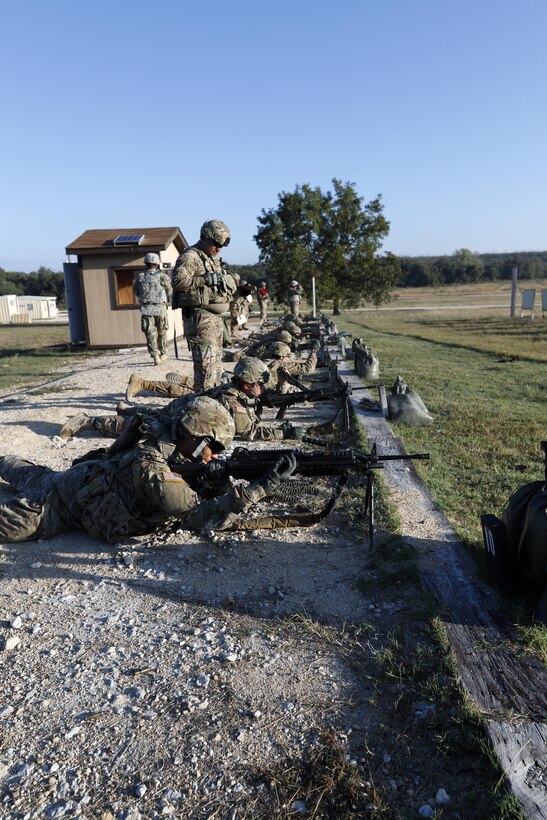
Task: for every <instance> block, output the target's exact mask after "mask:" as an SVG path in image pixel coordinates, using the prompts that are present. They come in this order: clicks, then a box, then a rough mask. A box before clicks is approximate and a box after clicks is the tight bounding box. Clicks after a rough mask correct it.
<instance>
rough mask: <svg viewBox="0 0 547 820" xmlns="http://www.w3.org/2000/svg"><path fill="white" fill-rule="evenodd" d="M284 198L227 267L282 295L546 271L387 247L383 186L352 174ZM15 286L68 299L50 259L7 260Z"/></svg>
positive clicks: (330, 295)
mask: <svg viewBox="0 0 547 820" xmlns="http://www.w3.org/2000/svg"><path fill="white" fill-rule="evenodd" d="M277 199H278V202H277V206H276V207H272V208H270V209H268V210H262V212H261V214H260V215H259V216H258V219H257V222H258V228H257V232H256V234H255V236H254V237H253V238H254V240H255V242H256V244H257V247H258V250H259V261H258V262H257V264H255V265H231V264H228V270H229V271H231V272H233V273H237V274H239V276H240V277H241V278H242V279H243V280H244V281H247V282H251V283H253V284H257V283H258V282H260V281H263V280H264V281H265V282H266V283H267V285H268V290H269V291H270V294H271V295H272V296H273V297H274V298H275V299H276V300H277V301H279V302H283V301H285V296H286V293H287V289H288V286H289V283H290V281H291V280H292V279H296V280H297V281H299V282H300V284H301V285H302V287H303V289H304V294H305V296H306V297H307V299H308V300H310V299H311V293H312V280H313V279H315V285H316V288H315V291H316V298H317V304H318V306H319V307H321V305H324V304H325V302H329V303H331V304H332V305H333V307H334V311H335V313H336V312H337V311H338V309H339V308H340V307H345V308H351V307H358V306H359V305H360V304H363V303H365V302H369V303H372V304H374V305H379V304H381V303H382V302H387V301H389V299H390V298H391V291H392V290H393V288H395V287H430V286H431V287H434V286H439V285H451V284H467V283H473V282H491V281H496V280H504V279H511V276H512V270H513V267H514V266H515V265H516V266H517V268H518V276H519V279H535V280H541V279H544V278H547V251H536V252H519V253H485V254H478V253H474V252H473V251H470V250H468V249H467V248H460V249H459V250H456V251H454V253H453V254H451V255H449V256H448V255H447V256H415V257H410V256H403V257H398V256H396V255H395V254H393V253H389V252H382V243H383V241H384V240H385V238H386V237H387V236H388V234H389V229H390V223H389V221H388V220H387V219H386V217H385V215H384V206H383V203H382V197H381V194H378V195H377V196H376V197H375V198H374V199H371V200H370V201H369V202H365V201H364V198H363V197H361V196H359V194H358V193H357V191H356V188H355V183H353V182H346V183H343V182H342V181H341V180H339V179H333V180H332V190H327V191H322V190H321V188H319V187H312V186H311V185H309V184H304V185H297V186H296V187H295V189H294V191H292V192H287V191H282V192H281V193H280V194H278V196H277ZM10 293H14V294H16V295H24V296H56V297H57V301H58V303H60V304H63V305H64V303H65V286H64V276H63V274H62V273H61V272H60V271H54V270H51V268H46V267H40V268H38V270H37V271H33V272H32V273H20V272H9V271H5V270H4V269H3V268H0V295H4V294H10Z"/></svg>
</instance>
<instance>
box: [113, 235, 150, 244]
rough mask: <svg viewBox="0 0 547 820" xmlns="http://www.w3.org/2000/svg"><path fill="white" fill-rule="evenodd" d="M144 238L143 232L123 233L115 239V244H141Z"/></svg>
mask: <svg viewBox="0 0 547 820" xmlns="http://www.w3.org/2000/svg"><path fill="white" fill-rule="evenodd" d="M143 239H144V234H143V233H121V234H119V235H118V236H117V237H116V239H115V240H114V244H115V245H140V244H141V242H142V240H143Z"/></svg>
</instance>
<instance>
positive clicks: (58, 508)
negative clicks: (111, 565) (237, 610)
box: [0, 396, 296, 543]
mask: <svg viewBox="0 0 547 820" xmlns="http://www.w3.org/2000/svg"><path fill="white" fill-rule="evenodd" d="M131 432H133V431H131ZM234 432H235V425H234V421H233V419H232V417H231V416H230V414H229V413H228V411H227V410H226V408H225V407H223V406H222V405H221V404H220V403H219V402H217V401H215V400H214V399H212V398H210V397H208V396H198V397H196V398H195V399H193V400H192V401H191V402H189V403H187V404H186V405H185V406H184V407H183V408H182V409H181V412H180V413H179V415H178V416H177V417H175V418H174V419H168V420H160V419H147V420H146V422H145V423H144V424H142V425H141V426H140V427H139V428H138V430H137V431H136V433H135V436H134V437H133V438H132V437H131V436H129V437H128V441H127V442H126V446H125V447H121V446H118V447H116V445H118V442H115V444H114V445H113V446H112V448H111V450H112V451H113V452H112V453H107V455H108V457H107V458H90V459H88V460H82V461H81V462H80V463H77V464H74V465H73V466H72V467H70V468H69V469H68V470H65V471H62V472H56V471H54V470H51V469H50V468H48V467H44V466H40V465H37V464H34V463H33V462H31V461H27V460H26V459H22V458H19V457H17V456H2V457H0V477H1V478H2V479H4V481H6V482H8V483H9V484H11V485H12V487H13V488H14V489H15V490H17V491H18V492H19V497H16V498H13V499H10V500H9V501H7V502H6V503H4V504H2V505H0V538H3V539H4V540H7V541H28V540H32V539H36V538H51V537H53V536H55V535H57V534H59V533H62V532H68V531H71V530H85V531H87V532H88V533H89V534H90V535H92V536H94V537H96V538H99V539H103V540H106V541H108V542H109V543H113V542H115V541H117V540H120V539H122V538H126V537H130V536H134V535H143V534H145V533H148V532H153V531H154V530H156V529H158V528H160V527H163V526H165V525H168V524H169V523H172V524H175V523H176V524H177V526H183V527H186V528H189V529H194V530H198V531H200V530H202V529H204V528H209V529H224V528H226V527H228V526H230V525H232V524H233V523H234V522H235V521H236V520H237V519H238V517H239V516H240V515H241V513H243V512H245V510H247V509H248V508H249V507H250V506H251V505H252V504H254V503H256V502H257V501H260V500H261V499H262V498H264V497H265V496H266V495H269V494H271V493H272V492H273V491H274V490H275V489H277V488H278V486H279V484H280V483H281V481H282V480H283V479H284V478H288V477H289V476H290V475H291V474H292V472H293V471H294V469H295V466H296V461H295V459H294V456H293V457H292V459H291V457H290V456H289V457H286V456H283V457H281V458H280V459H279V460H278V461H276V462H275V464H273V465H270V467H268V468H267V469H266V470H265V472H264V474H263V475H262V477H261V478H260V479H259V480H257V481H252V482H251V483H250V484H248V485H245V486H243V485H240V484H238V485H233V486H231V487H230V489H229V491H228V492H226V493H225V494H223V495H218V496H216V497H213V498H211V497H205V494H204V491H203V488H201V494H200V486H199V485H196V486H192V485H191V480H190V479H188V480H185V479H184V478H182V477H181V476H180V475H179V474H178V473H177V472H175V469H176V466H177V464H180V462H181V460H182V462H183V463H184V462H202V463H204V464H207V463H209V462H211V461H212V459H214V458H215V456H216V455H217V454H218V453H219V452H221V451H222V450H224V449H225V448H227V447H229V446H230V444H231V443H232V439H233V436H234ZM114 448H116V449H115V450H114Z"/></svg>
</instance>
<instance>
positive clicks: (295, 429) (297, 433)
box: [283, 421, 306, 441]
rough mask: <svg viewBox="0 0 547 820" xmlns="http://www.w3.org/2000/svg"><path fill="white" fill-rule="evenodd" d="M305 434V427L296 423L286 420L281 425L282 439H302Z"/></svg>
mask: <svg viewBox="0 0 547 820" xmlns="http://www.w3.org/2000/svg"><path fill="white" fill-rule="evenodd" d="M305 435H306V428H305V427H300V426H298V425H296V424H291V423H290V421H286V422H285V424H284V425H283V439H292V440H293V441H302V439H303V438H304V436H305Z"/></svg>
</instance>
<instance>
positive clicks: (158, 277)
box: [133, 253, 173, 364]
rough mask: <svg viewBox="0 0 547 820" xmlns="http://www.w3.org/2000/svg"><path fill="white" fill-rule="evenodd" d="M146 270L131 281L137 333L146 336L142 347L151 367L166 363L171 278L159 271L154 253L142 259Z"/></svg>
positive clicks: (171, 290)
mask: <svg viewBox="0 0 547 820" xmlns="http://www.w3.org/2000/svg"><path fill="white" fill-rule="evenodd" d="M144 264H145V265H146V270H143V271H141V272H140V273H139V274H138V276H137V277H136V279H135V282H134V285H133V290H134V293H135V296H137V297H138V299H139V303H140V306H141V330H142V332H143V333H144V335H145V336H146V346H147V348H148V352H149V353H150V355H151V357H152V359H153V360H154V364H160V362H164V361H165V360H166V359H167V331H168V330H169V321H168V319H167V306H168V305H169V304H170V302H171V295H172V293H173V288H172V286H171V278H170V277H169V276H168V275H167V274H166V273H164V272H163V271H161V270H160V258H159V256H158V254H157V253H147V254H146V256H145V257H144Z"/></svg>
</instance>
